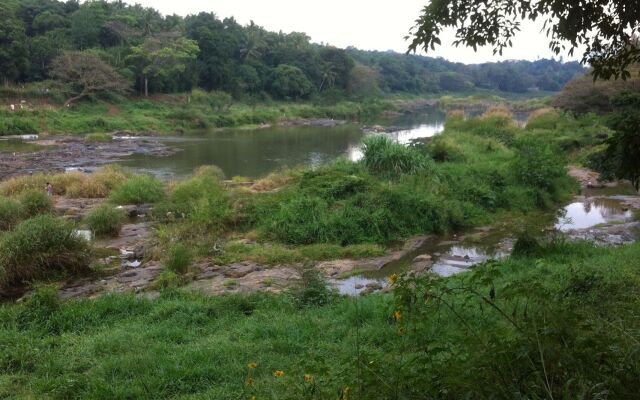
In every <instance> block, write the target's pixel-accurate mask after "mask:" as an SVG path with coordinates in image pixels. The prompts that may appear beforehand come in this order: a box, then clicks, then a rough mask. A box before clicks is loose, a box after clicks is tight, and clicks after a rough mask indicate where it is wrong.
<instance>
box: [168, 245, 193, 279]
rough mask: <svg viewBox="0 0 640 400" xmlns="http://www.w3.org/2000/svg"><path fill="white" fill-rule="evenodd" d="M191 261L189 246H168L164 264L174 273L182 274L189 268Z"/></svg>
mask: <svg viewBox="0 0 640 400" xmlns="http://www.w3.org/2000/svg"><path fill="white" fill-rule="evenodd" d="M191 261H192V254H191V251H190V250H189V248H188V247H187V246H185V245H183V244H180V243H178V244H174V245H173V246H171V248H169V251H168V254H167V259H166V261H165V266H166V267H167V270H169V271H171V272H173V273H176V274H184V273H186V272H187V271H188V270H189V267H190V266H191Z"/></svg>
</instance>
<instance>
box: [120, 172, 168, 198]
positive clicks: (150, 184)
mask: <svg viewBox="0 0 640 400" xmlns="http://www.w3.org/2000/svg"><path fill="white" fill-rule="evenodd" d="M164 197H165V193H164V188H163V187H162V182H160V181H159V180H157V179H155V178H153V177H151V176H148V175H136V176H134V177H132V178H129V179H127V180H126V181H125V182H123V183H122V184H121V185H120V186H118V187H116V189H115V190H113V191H112V192H111V201H113V202H114V203H116V204H144V203H156V202H158V201H160V200H162V199H164Z"/></svg>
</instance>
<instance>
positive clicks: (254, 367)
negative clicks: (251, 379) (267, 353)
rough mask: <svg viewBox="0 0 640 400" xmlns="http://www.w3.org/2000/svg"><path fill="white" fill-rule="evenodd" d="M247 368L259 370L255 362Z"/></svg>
mask: <svg viewBox="0 0 640 400" xmlns="http://www.w3.org/2000/svg"><path fill="white" fill-rule="evenodd" d="M247 368H249V369H256V368H258V364H256V363H254V362H252V363H249V364H247Z"/></svg>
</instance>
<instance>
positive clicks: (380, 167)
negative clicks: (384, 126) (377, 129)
mask: <svg viewBox="0 0 640 400" xmlns="http://www.w3.org/2000/svg"><path fill="white" fill-rule="evenodd" d="M362 151H363V158H362V162H363V163H364V165H365V167H366V168H367V170H368V171H369V172H370V173H372V174H374V175H380V176H383V177H398V176H400V175H403V174H417V173H419V172H423V171H426V170H428V169H429V168H430V167H431V163H430V160H429V158H428V157H427V156H425V155H424V154H422V153H421V152H420V151H418V150H417V149H415V148H412V147H407V146H404V145H402V144H400V143H396V142H394V141H393V140H391V139H390V138H388V137H386V136H382V135H374V136H370V137H368V138H366V139H365V140H364V145H363V148H362Z"/></svg>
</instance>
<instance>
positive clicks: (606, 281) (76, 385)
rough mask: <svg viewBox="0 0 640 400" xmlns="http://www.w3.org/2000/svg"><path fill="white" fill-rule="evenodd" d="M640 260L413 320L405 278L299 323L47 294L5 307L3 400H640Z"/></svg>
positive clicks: (448, 293) (500, 266)
mask: <svg viewBox="0 0 640 400" xmlns="http://www.w3.org/2000/svg"><path fill="white" fill-rule="evenodd" d="M638 259H640V245H633V246H628V247H625V248H620V249H595V248H591V247H589V246H585V245H582V244H578V245H563V246H562V248H548V249H547V250H546V251H545V253H543V254H541V255H539V256H538V259H537V260H536V259H531V258H526V257H525V258H518V259H510V260H505V261H502V262H500V263H497V264H492V265H489V266H486V267H485V268H477V269H476V271H475V272H472V273H469V274H466V275H464V276H460V277H457V278H453V279H448V280H431V281H429V282H424V284H427V283H428V287H429V288H430V289H429V291H428V293H429V294H430V296H433V297H429V301H428V302H427V303H426V304H425V303H424V302H422V303H416V304H414V306H413V307H414V308H413V311H409V310H408V309H406V308H404V307H405V304H406V303H405V301H406V299H407V297H406V296H405V293H406V294H409V293H412V291H413V290H418V291H420V293H422V291H423V290H426V289H424V288H425V286H424V285H423V282H422V281H418V284H419V285H418V286H417V288H416V289H412V288H410V286H413V284H412V283H411V282H412V281H410V280H409V278H401V279H400V280H399V281H398V283H397V284H396V287H397V289H396V291H395V294H394V295H372V296H367V297H364V298H358V299H351V298H339V299H335V298H334V299H330V300H329V302H328V303H326V304H325V305H323V306H310V307H302V308H301V307H300V306H299V303H298V302H297V301H295V300H294V299H293V298H291V297H288V296H286V295H285V296H282V295H280V296H273V295H266V294H263V295H250V296H246V295H245V296H243V295H232V296H222V297H210V298H206V297H202V296H200V295H195V294H188V293H185V292H176V291H175V290H168V291H165V292H163V294H162V295H161V297H160V298H159V299H158V300H154V301H150V300H145V299H144V298H140V297H135V296H133V295H131V296H127V295H110V296H105V297H102V298H99V299H97V300H79V301H68V302H62V303H59V302H57V301H56V300H55V298H54V299H51V296H47V295H46V293H45V294H43V295H40V296H39V297H36V298H34V299H33V300H30V301H29V302H27V303H26V304H22V305H4V306H1V307H0V316H1V318H0V321H2V322H1V323H0V344H2V346H3V349H4V351H3V352H2V353H1V355H0V374H2V375H1V378H0V395H2V396H8V397H17V398H41V397H51V398H69V397H74V398H79V399H85V398H86V399H107V398H191V399H195V398H215V399H238V398H251V396H256V398H279V399H292V400H293V399H305V398H318V399H325V398H329V399H331V398H338V397H339V395H340V393H344V391H345V388H347V387H348V388H349V392H350V396H349V398H355V399H357V398H360V399H364V398H366V399H373V400H376V399H390V398H416V397H417V398H425V397H431V398H444V399H456V398H495V397H499V398H512V397H513V396H517V397H521V398H546V397H547V396H549V393H551V394H552V395H553V396H554V398H563V396H566V397H565V398H578V397H580V396H581V395H582V394H586V395H587V396H589V397H592V396H595V395H596V394H597V393H600V392H603V391H606V392H607V393H608V396H609V397H610V398H633V397H634V396H635V393H637V391H638V389H639V388H638V381H637V374H638V372H640V365H639V363H638V361H637V358H636V357H633V354H636V352H637V351H638V349H639V348H638V346H639V345H638V342H637V338H638V337H639V336H638V335H639V334H640V325H638V318H637V310H638V306H639V304H638V296H637V293H638V290H640V287H639V283H638V282H640V275H639V273H640V271H638V269H637V260H638ZM229 285H230V286H231V283H229ZM492 287H493V288H494V291H493V292H494V295H493V297H490V296H489V293H490V289H491V288H492ZM456 288H458V289H457V290H456ZM462 288H464V290H463V289H462ZM405 291H406V292H405ZM473 292H477V293H479V294H483V295H484V296H486V299H487V300H488V302H486V301H484V300H483V298H482V297H478V296H477V295H475V294H474V293H473ZM545 299H547V300H546V301H545ZM445 304H446V305H449V306H451V307H453V308H448V307H447V306H446V305H445ZM492 304H493V305H495V308H494V307H493V306H492ZM524 304H528V307H526V308H525V307H524ZM502 310H508V311H509V313H507V315H506V316H503V315H502V314H501V311H502ZM511 311H513V313H511ZM398 317H399V318H398ZM510 320H511V321H510ZM514 323H515V325H514ZM516 325H517V327H516ZM519 329H520V330H519ZM536 338H537V339H536ZM531 339H533V340H531ZM427 344H428V345H427ZM567 344H569V345H567ZM254 363H255V365H253V364H254ZM250 367H251V368H250ZM254 367H255V368H254ZM275 371H283V372H284V376H281V377H275V376H274V372H275ZM278 375H280V374H278ZM305 375H308V376H312V377H313V380H312V382H311V380H310V379H308V378H307V380H305ZM545 375H546V378H545ZM566 376H571V377H572V380H571V382H569V383H567V380H566V379H565V378H566ZM249 377H250V378H251V381H249V383H250V384H247V382H248V378H249ZM502 378H504V379H502ZM312 386H313V390H312V389H311V387H312ZM311 392H313V393H314V394H313V395H311V394H310V393H311Z"/></svg>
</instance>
